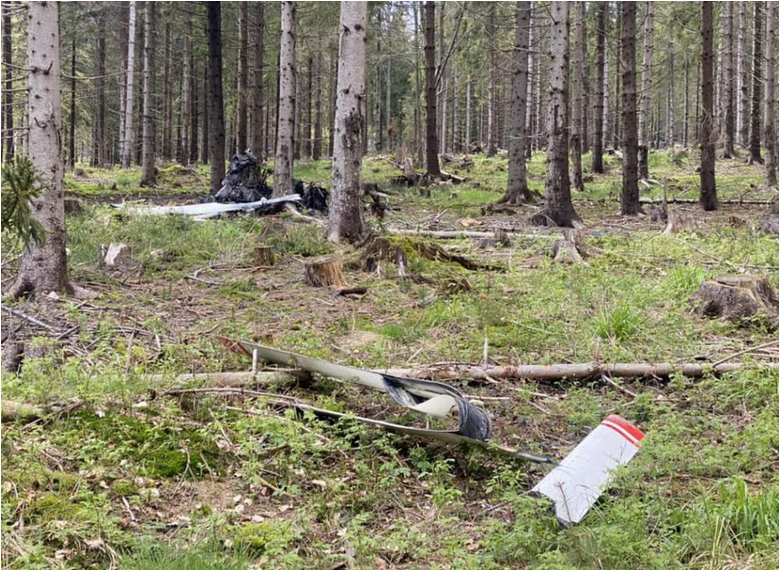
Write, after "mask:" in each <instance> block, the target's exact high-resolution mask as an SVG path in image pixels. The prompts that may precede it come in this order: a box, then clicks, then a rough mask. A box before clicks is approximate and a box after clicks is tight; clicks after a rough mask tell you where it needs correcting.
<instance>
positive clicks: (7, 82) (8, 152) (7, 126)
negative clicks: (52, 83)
mask: <svg viewBox="0 0 783 572" xmlns="http://www.w3.org/2000/svg"><path fill="white" fill-rule="evenodd" d="M10 8H11V5H10V3H8V2H3V4H2V11H3V69H4V72H3V73H4V76H5V77H4V91H3V162H4V163H10V162H11V161H13V160H14V92H13V87H14V84H13V81H12V78H13V58H12V53H13V50H12V41H11V37H12V25H11V12H10Z"/></svg>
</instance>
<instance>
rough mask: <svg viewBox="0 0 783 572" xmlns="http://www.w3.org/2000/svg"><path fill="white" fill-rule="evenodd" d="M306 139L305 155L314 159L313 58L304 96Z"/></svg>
mask: <svg viewBox="0 0 783 572" xmlns="http://www.w3.org/2000/svg"><path fill="white" fill-rule="evenodd" d="M303 112H304V121H302V123H303V124H304V137H302V143H303V148H304V151H303V153H302V154H303V155H304V156H305V157H309V158H311V159H312V157H313V58H312V57H309V58H307V89H306V93H305V96H304V110H303Z"/></svg>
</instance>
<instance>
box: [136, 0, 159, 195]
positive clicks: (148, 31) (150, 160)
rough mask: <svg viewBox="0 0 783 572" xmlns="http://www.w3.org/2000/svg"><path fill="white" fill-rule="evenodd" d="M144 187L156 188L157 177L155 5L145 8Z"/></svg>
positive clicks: (142, 179)
mask: <svg viewBox="0 0 783 572" xmlns="http://www.w3.org/2000/svg"><path fill="white" fill-rule="evenodd" d="M142 119H143V131H142V152H141V155H142V159H141V182H140V183H139V185H140V186H142V187H154V186H155V183H156V177H155V3H154V2H145V7H144V109H143V111H142Z"/></svg>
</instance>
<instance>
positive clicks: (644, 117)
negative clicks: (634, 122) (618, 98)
mask: <svg viewBox="0 0 783 572" xmlns="http://www.w3.org/2000/svg"><path fill="white" fill-rule="evenodd" d="M646 4H647V12H646V13H645V16H644V57H643V62H642V110H641V113H640V114H639V177H640V178H642V179H649V178H650V171H649V168H648V166H647V154H648V153H649V149H650V133H649V129H648V127H649V123H650V96H651V95H652V93H651V92H652V60H653V10H654V3H653V2H647V3H646ZM627 32H628V31H627V30H625V31H624V33H627ZM634 33H635V31H634ZM635 43H636V40H635V39H634V45H635ZM634 53H636V48H635V46H634ZM634 62H635V60H634ZM623 64H624V65H627V60H625V59H623ZM635 65H636V64H635V63H634V67H635ZM625 71H626V72H627V71H628V70H627V69H626V70H625ZM634 81H636V79H635V74H634ZM625 88H626V85H625V82H623V93H625ZM635 91H636V90H635V89H634V92H635ZM634 97H635V95H634ZM626 105H627V102H625V101H623V113H626V112H627V109H626V108H625V106H626ZM635 108H636V102H635V101H634V109H635ZM623 121H625V120H623ZM626 125H627V124H626ZM625 140H626V142H627V141H628V134H627V133H626V134H625ZM626 144H627V143H626ZM626 151H627V147H626Z"/></svg>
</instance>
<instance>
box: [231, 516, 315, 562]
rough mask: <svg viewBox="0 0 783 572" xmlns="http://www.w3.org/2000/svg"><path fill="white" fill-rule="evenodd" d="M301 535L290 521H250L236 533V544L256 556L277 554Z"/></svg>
mask: <svg viewBox="0 0 783 572" xmlns="http://www.w3.org/2000/svg"><path fill="white" fill-rule="evenodd" d="M299 536H300V534H299V533H298V532H297V531H296V530H294V528H293V526H292V525H291V523H289V522H278V521H272V520H268V521H265V522H248V523H246V524H243V525H241V526H239V528H238V529H237V531H236V533H235V534H234V546H236V547H237V548H239V549H240V550H244V551H246V552H248V553H249V554H252V555H256V556H261V555H267V556H276V555H278V554H282V553H283V552H284V551H285V550H286V548H288V546H289V545H290V544H291V542H293V541H294V540H296V539H297V538H299Z"/></svg>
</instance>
